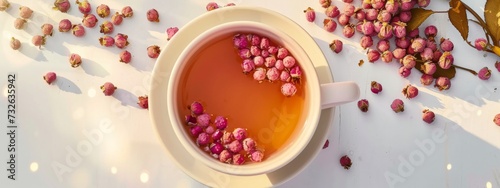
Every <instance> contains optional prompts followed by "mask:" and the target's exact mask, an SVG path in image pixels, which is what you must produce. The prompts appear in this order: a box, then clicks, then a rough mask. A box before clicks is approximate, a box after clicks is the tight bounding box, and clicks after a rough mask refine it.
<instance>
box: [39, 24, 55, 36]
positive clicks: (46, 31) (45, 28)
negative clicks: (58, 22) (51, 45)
mask: <svg viewBox="0 0 500 188" xmlns="http://www.w3.org/2000/svg"><path fill="white" fill-rule="evenodd" d="M53 31H54V26H52V24H48V23H46V24H43V25H42V34H43V35H44V36H47V35H49V36H52V33H53Z"/></svg>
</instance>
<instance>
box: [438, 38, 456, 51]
mask: <svg viewBox="0 0 500 188" xmlns="http://www.w3.org/2000/svg"><path fill="white" fill-rule="evenodd" d="M440 47H441V50H443V51H445V52H450V51H452V50H453V42H451V41H450V40H449V39H444V38H441V44H440Z"/></svg>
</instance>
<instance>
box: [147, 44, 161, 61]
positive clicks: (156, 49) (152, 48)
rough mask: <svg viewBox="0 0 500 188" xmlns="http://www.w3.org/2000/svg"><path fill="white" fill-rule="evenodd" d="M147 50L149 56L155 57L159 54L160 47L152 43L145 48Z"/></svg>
mask: <svg viewBox="0 0 500 188" xmlns="http://www.w3.org/2000/svg"><path fill="white" fill-rule="evenodd" d="M147 51H148V56H149V57H150V58H157V57H158V56H159V55H160V52H161V49H160V47H159V46H157V45H152V46H149V47H148V48H147Z"/></svg>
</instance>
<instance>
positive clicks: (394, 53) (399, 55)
mask: <svg viewBox="0 0 500 188" xmlns="http://www.w3.org/2000/svg"><path fill="white" fill-rule="evenodd" d="M392 56H393V57H394V58H396V59H402V58H403V57H404V56H406V50H405V49H401V48H396V49H394V51H392Z"/></svg>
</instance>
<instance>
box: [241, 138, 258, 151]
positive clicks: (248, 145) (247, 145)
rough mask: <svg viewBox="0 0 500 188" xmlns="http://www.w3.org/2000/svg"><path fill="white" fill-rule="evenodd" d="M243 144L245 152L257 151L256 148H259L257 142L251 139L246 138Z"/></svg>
mask: <svg viewBox="0 0 500 188" xmlns="http://www.w3.org/2000/svg"><path fill="white" fill-rule="evenodd" d="M242 143H243V150H245V151H252V150H255V147H256V146H257V143H256V142H255V140H253V139H252V138H250V137H249V138H245V139H244V140H243V142H242Z"/></svg>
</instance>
